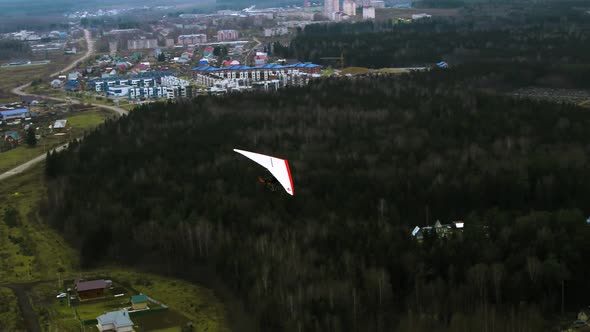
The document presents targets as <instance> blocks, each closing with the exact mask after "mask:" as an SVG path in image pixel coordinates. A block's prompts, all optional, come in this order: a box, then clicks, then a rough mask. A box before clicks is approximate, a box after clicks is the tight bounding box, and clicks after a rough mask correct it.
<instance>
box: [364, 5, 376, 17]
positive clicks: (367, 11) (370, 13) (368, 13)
mask: <svg viewBox="0 0 590 332" xmlns="http://www.w3.org/2000/svg"><path fill="white" fill-rule="evenodd" d="M363 19H364V20H374V19H375V7H364V8H363Z"/></svg>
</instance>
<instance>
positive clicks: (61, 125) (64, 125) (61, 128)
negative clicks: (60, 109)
mask: <svg viewBox="0 0 590 332" xmlns="http://www.w3.org/2000/svg"><path fill="white" fill-rule="evenodd" d="M68 127H69V125H68V120H55V123H54V124H53V130H55V131H56V132H58V133H63V132H66V131H67V130H68Z"/></svg>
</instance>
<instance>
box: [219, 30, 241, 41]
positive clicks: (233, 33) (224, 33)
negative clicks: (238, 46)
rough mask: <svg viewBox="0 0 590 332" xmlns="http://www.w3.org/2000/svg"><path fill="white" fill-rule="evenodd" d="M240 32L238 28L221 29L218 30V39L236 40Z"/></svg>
mask: <svg viewBox="0 0 590 332" xmlns="http://www.w3.org/2000/svg"><path fill="white" fill-rule="evenodd" d="M238 36H239V33H238V31H237V30H219V31H217V41H226V40H236V39H238Z"/></svg>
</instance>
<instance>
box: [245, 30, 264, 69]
mask: <svg viewBox="0 0 590 332" xmlns="http://www.w3.org/2000/svg"><path fill="white" fill-rule="evenodd" d="M252 39H254V41H255V42H256V43H257V44H256V45H255V46H253V47H252V48H251V49H250V51H248V54H246V58H245V59H244V64H245V65H248V63H250V61H253V60H250V56H251V55H252V51H254V49H255V48H258V47H259V46H260V45H262V42H261V41H260V40H258V38H256V37H252Z"/></svg>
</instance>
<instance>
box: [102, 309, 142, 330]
mask: <svg viewBox="0 0 590 332" xmlns="http://www.w3.org/2000/svg"><path fill="white" fill-rule="evenodd" d="M96 321H97V322H98V324H96V327H97V328H98V330H99V331H116V332H130V331H133V321H131V318H130V317H129V312H128V311H127V310H126V309H123V310H119V311H111V312H107V313H105V314H104V315H100V316H98V317H97V318H96Z"/></svg>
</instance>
